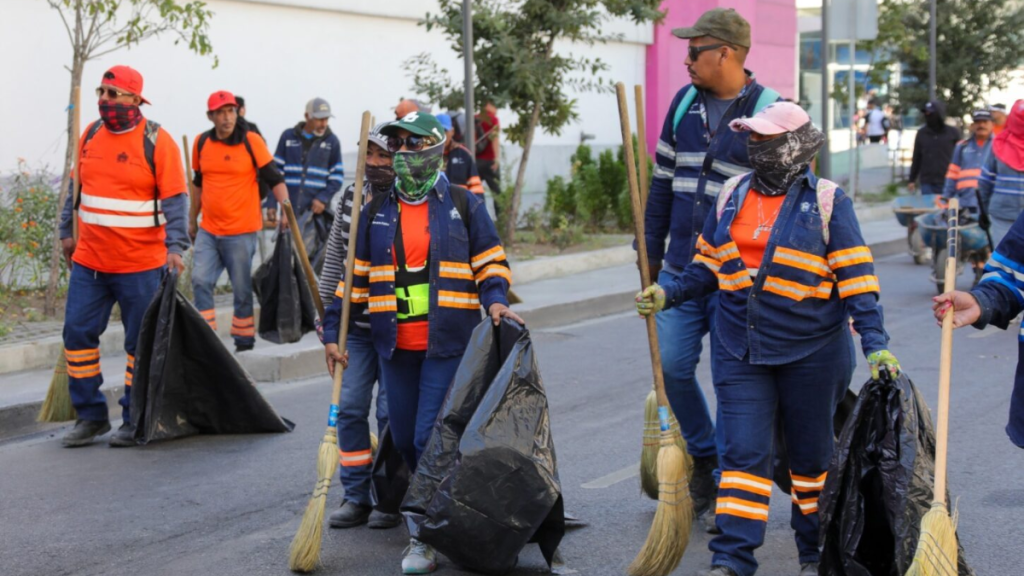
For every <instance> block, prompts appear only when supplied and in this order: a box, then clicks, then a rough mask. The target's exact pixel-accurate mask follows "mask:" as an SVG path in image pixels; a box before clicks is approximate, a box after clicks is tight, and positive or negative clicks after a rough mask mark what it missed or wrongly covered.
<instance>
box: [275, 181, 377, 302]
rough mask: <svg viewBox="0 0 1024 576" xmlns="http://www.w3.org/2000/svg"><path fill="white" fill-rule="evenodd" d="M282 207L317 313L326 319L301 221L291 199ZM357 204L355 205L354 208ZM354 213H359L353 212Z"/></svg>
mask: <svg viewBox="0 0 1024 576" xmlns="http://www.w3.org/2000/svg"><path fill="white" fill-rule="evenodd" d="M281 207H282V208H283V209H284V213H285V215H286V216H287V217H288V228H289V229H290V231H291V233H292V244H294V245H295V251H296V252H298V253H299V262H300V263H301V264H302V271H303V272H304V273H305V274H306V283H308V284H309V293H310V294H312V295H313V304H314V305H315V306H316V313H317V314H319V315H320V321H321V322H323V319H324V303H323V300H321V299H320V290H318V289H317V279H316V274H315V273H314V272H313V266H312V265H310V263H309V254H308V253H307V252H306V244H305V243H304V242H303V241H302V231H301V230H299V221H298V220H297V219H296V218H295V211H294V210H292V203H291V201H289V200H285V201H284V202H283V203H282V204H281ZM354 207H355V206H353V208H354ZM352 214H353V215H355V214H358V213H357V212H352Z"/></svg>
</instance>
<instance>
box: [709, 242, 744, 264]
mask: <svg viewBox="0 0 1024 576" xmlns="http://www.w3.org/2000/svg"><path fill="white" fill-rule="evenodd" d="M713 256H714V257H715V258H717V259H718V261H719V262H722V263H724V262H725V261H726V260H732V259H733V258H739V257H740V250H739V248H737V247H736V243H735V242H727V243H725V244H723V245H722V246H720V247H719V248H718V250H716V251H715V253H714V254H713Z"/></svg>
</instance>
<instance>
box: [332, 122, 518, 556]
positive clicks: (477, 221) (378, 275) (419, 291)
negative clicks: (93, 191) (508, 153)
mask: <svg viewBox="0 0 1024 576" xmlns="http://www.w3.org/2000/svg"><path fill="white" fill-rule="evenodd" d="M381 134H382V135H384V136H385V137H387V143H388V150H389V151H390V152H391V153H392V155H393V159H394V160H393V163H394V168H395V174H396V176H397V180H396V182H395V184H394V187H393V188H392V190H391V193H386V194H375V195H374V198H373V201H372V202H370V203H369V204H368V205H367V206H366V207H365V208H364V209H363V211H362V213H361V215H360V219H359V229H358V232H357V234H358V236H357V240H356V254H355V266H354V270H353V273H354V276H353V278H354V279H353V281H352V296H351V298H352V302H351V303H352V314H353V316H356V315H358V314H361V313H362V311H363V310H365V309H368V310H369V317H370V337H371V340H372V341H373V346H374V348H375V349H376V351H377V354H378V355H379V356H380V359H381V374H382V380H383V382H384V387H385V389H386V390H387V398H388V423H389V426H390V427H391V428H390V429H391V436H392V438H393V440H394V442H395V447H396V448H397V449H398V451H399V452H401V454H402V456H403V458H404V459H405V461H406V463H407V464H408V465H409V468H410V469H411V470H413V471H415V470H416V464H417V463H418V461H419V459H420V456H421V455H422V454H423V451H424V449H425V448H426V446H427V440H428V439H429V438H430V433H431V431H432V430H433V426H434V420H436V419H437V414H438V412H439V411H440V410H441V405H442V403H443V402H444V398H445V395H446V394H447V393H448V387H449V385H450V384H451V381H452V378H453V377H454V376H455V371H456V369H458V367H459V362H460V361H461V360H462V355H463V353H465V351H466V346H467V345H468V344H469V339H470V336H471V335H472V333H473V330H474V329H475V328H476V326H477V325H478V324H479V323H480V310H481V307H482V308H483V309H484V310H486V311H487V314H488V315H489V316H490V317H491V319H492V321H493V322H494V324H495V325H497V324H498V323H499V322H500V321H501V318H511V319H513V320H515V321H517V322H519V323H520V324H522V323H523V320H522V319H521V318H520V317H519V316H517V315H516V314H515V313H514V312H512V310H510V309H509V307H508V297H507V293H508V289H509V286H511V284H512V272H511V270H510V268H509V265H508V260H507V258H506V257H505V250H504V249H503V248H502V246H501V242H500V240H499V238H498V233H497V230H496V229H495V227H494V222H493V221H492V220H491V218H490V216H489V215H488V214H487V209H486V208H485V207H484V204H483V202H482V201H481V200H480V199H479V198H477V196H476V194H473V193H471V192H469V191H468V190H466V189H465V188H462V187H458V186H452V185H450V184H449V182H448V178H447V177H446V176H445V175H444V173H443V171H442V165H443V157H444V145H445V139H446V136H445V130H444V127H443V126H442V125H441V123H440V122H438V120H437V118H435V117H434V116H431V115H430V114H426V113H423V112H411V113H409V114H408V115H406V116H404V117H403V118H401V119H399V120H395V121H394V122H391V123H389V124H387V125H386V126H385V127H384V128H382V129H381ZM344 292H345V287H344V281H342V284H340V285H339V286H338V291H337V293H336V294H335V297H334V300H333V301H332V303H331V306H330V307H329V308H328V309H327V311H326V313H325V316H326V317H325V318H324V341H325V342H336V341H337V339H338V324H339V323H340V311H341V304H342V298H343V296H344ZM340 361H341V363H342V365H343V366H344V365H347V358H345V357H343V358H341V359H340ZM436 568H437V561H436V553H435V552H434V550H433V548H431V547H430V546H428V545H426V544H424V543H422V542H419V541H417V540H416V539H413V540H412V541H411V542H410V543H409V547H408V548H406V551H405V557H404V558H403V560H402V570H403V572H404V573H405V574H425V573H429V572H433V571H434V570H435V569H436Z"/></svg>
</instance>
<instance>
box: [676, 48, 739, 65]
mask: <svg viewBox="0 0 1024 576" xmlns="http://www.w3.org/2000/svg"><path fill="white" fill-rule="evenodd" d="M719 48H732V49H733V50H735V48H733V47H732V46H729V45H728V44H708V45H707V46H690V47H689V49H688V50H689V53H688V54H687V55H688V56H689V57H690V62H696V61H697V58H700V55H701V53H702V52H707V51H708V50H718V49H719Z"/></svg>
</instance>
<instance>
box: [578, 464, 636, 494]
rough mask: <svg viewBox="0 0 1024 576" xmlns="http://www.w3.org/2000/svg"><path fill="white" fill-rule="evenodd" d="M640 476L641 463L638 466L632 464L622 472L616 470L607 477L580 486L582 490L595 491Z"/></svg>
mask: <svg viewBox="0 0 1024 576" xmlns="http://www.w3.org/2000/svg"><path fill="white" fill-rule="evenodd" d="M639 475H640V463H639V462H637V463H636V464H631V465H629V466H626V467H625V468H623V469H622V470H616V471H615V472H612V473H611V474H608V475H605V476H601V477H600V478H598V479H597V480H591V481H590V482H587V483H586V484H583V485H582V486H580V488H586V489H588V490H593V489H596V488H607V487H609V486H612V485H614V484H618V483H619V482H622V481H623V480H629V479H630V478H632V477H634V476H639Z"/></svg>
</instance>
